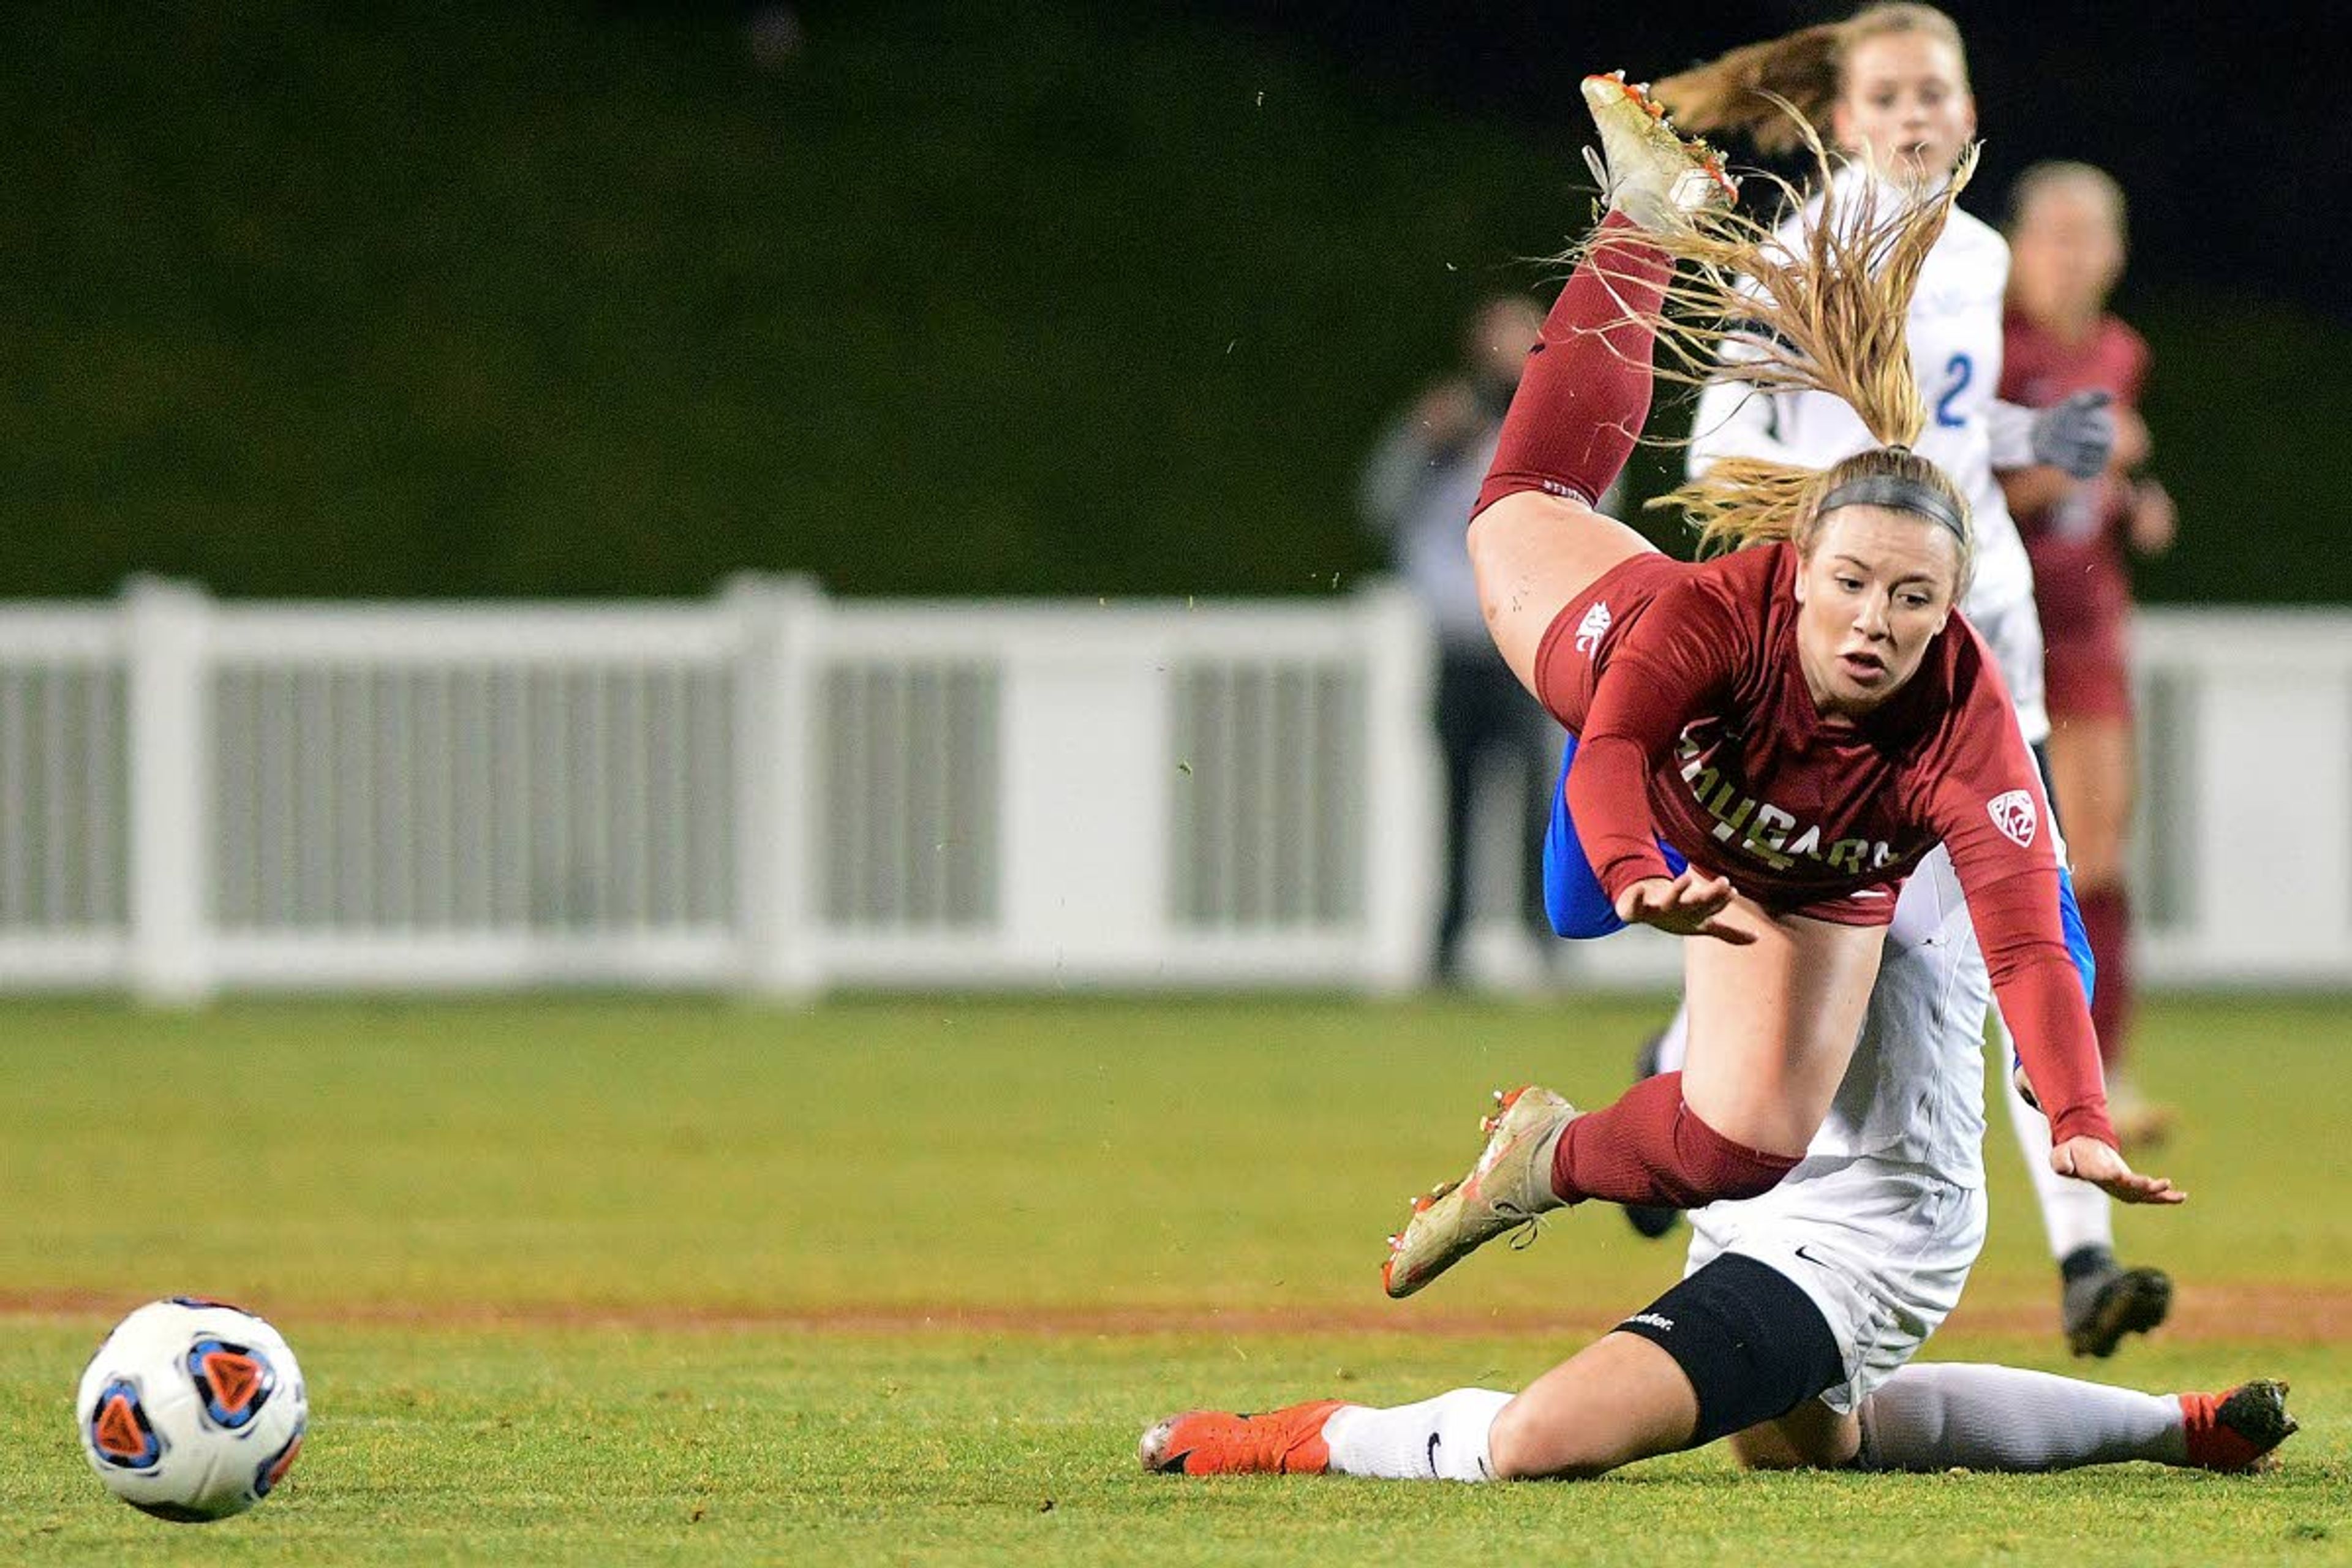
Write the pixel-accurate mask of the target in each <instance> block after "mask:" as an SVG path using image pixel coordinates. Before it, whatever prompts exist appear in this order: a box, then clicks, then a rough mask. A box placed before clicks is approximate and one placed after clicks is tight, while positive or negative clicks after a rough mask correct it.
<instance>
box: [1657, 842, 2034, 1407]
mask: <svg viewBox="0 0 2352 1568" xmlns="http://www.w3.org/2000/svg"><path fill="white" fill-rule="evenodd" d="M1991 1000H1992V987H1991V983H1990V981H1989V980H1987V978H1986V976H1985V967H1984V963H1983V961H1982V959H1981V958H1980V957H1979V955H1978V952H1977V942H1976V932H1975V930H1974V929H1973V927H1972V926H1971V925H1970V924H1969V915H1968V907H1967V906H1966V905H1965V904H1964V903H1963V902H1962V901H1961V900H1960V884H1959V879H1958V877H1957V876H1955V875H1954V874H1953V871H1952V862H1951V858H1950V857H1949V856H1948V855H1947V854H1945V852H1944V851H1943V849H1942V848H1940V847H1938V848H1937V850H1936V851H1935V852H1934V853H1932V854H1930V855H1929V856H1928V857H1927V859H1925V860H1923V861H1921V862H1920V864H1919V868H1918V869H1917V870H1916V871H1914V872H1913V873H1912V874H1911V877H1910V879H1909V880H1908V881H1906V882H1905V883H1904V885H1903V894H1902V897H1901V899H1900V900H1898V901H1897V902H1896V904H1895V922H1894V924H1893V925H1891V926H1890V927H1888V929H1887V933H1886V948H1885V956H1884V957H1883V958H1882V959H1881V961H1880V964H1879V971H1878V983H1877V984H1876V985H1875V986H1874V987H1873V989H1872V991H1871V994H1870V1014H1869V1016H1868V1018H1867V1019H1866V1020H1865V1021H1864V1025H1863V1028H1862V1037H1861V1042H1860V1044H1859V1045H1857V1046H1856V1047H1855V1048H1854V1053H1853V1065H1852V1066H1851V1067H1849V1068H1847V1069H1846V1074H1845V1079H1844V1081H1843V1082H1842V1083H1840V1084H1839V1085H1838V1091H1837V1099H1836V1100H1834V1101H1833V1102H1832V1104H1831V1106H1830V1112H1829V1115H1828V1116H1827V1117H1825V1118H1823V1119H1822V1126H1821V1131H1818V1132H1816V1133H1814V1134H1813V1140H1812V1142H1811V1143H1810V1144H1809V1145H1807V1147H1806V1149H1805V1157H1804V1159H1803V1160H1802V1161H1801V1162H1800V1163H1799V1164H1798V1166H1797V1168H1796V1169H1795V1170H1793V1171H1791V1172H1790V1173H1789V1174H1788V1175H1787V1176H1786V1177H1785V1178H1783V1179H1782V1180H1781V1182H1780V1185H1778V1186H1776V1187H1774V1188H1773V1189H1772V1190H1771V1191H1770V1192H1768V1193H1765V1194H1762V1195H1761V1196H1759V1197H1753V1198H1748V1199H1746V1200H1744V1201H1742V1202H1738V1203H1719V1204H1711V1205H1708V1206H1707V1207H1706V1208H1703V1209H1700V1210H1698V1211H1696V1213H1694V1214H1693V1215H1691V1216H1690V1217H1691V1247H1690V1253H1689V1257H1688V1260H1687V1262H1686V1264H1685V1272H1686V1273H1691V1272H1696V1271H1697V1270H1698V1269H1700V1268H1705V1267H1706V1265H1707V1264H1708V1263H1710V1262H1713V1261H1714V1260H1715V1259H1716V1258H1719V1257H1721V1256H1722V1255H1723V1254H1725V1253H1727V1252H1736V1253H1739V1254H1741V1255H1743V1256H1745V1257H1748V1258H1754V1259H1755V1260H1756V1261H1758V1262H1759V1263H1762V1264H1763V1265H1765V1266H1766V1267H1767V1268H1771V1269H1773V1270H1774V1271H1775V1272H1777V1273H1779V1274H1780V1275H1781V1276H1782V1277H1784V1278H1786V1279H1789V1280H1790V1282H1791V1283H1793V1284H1794V1285H1796V1287H1797V1288H1798V1289H1801V1290H1802V1291H1804V1292H1805V1294H1806V1296H1807V1297H1809V1298H1810V1299H1811V1301H1812V1303H1813V1304H1814V1305H1815V1306H1816V1307H1818V1308H1820V1309H1821V1312H1822V1321H1825V1322H1826V1323H1828V1325H1829V1328H1830V1332H1831V1334H1832V1336H1833V1337H1835V1339H1836V1340H1837V1342H1838V1350H1839V1353H1840V1356H1841V1358H1842V1360H1843V1363H1844V1369H1845V1378H1844V1381H1843V1382H1842V1383H1841V1384H1837V1385H1835V1386H1833V1387H1832V1388H1831V1389H1829V1390H1828V1391H1827V1392H1826V1393H1824V1394H1822V1398H1823V1399H1824V1400H1825V1401H1827V1403H1828V1404H1829V1405H1830V1407H1831V1408H1832V1409H1833V1410H1851V1409H1853V1407H1854V1405H1856V1404H1858V1403H1859V1402H1860V1401H1861V1400H1862V1399H1864V1397H1866V1396H1867V1395H1868V1394H1869V1393H1870V1391H1871V1390H1872V1389H1873V1388H1875V1387H1876V1386H1878V1385H1879V1384H1881V1383H1883V1382H1885V1379H1886V1378H1888V1377H1890V1376H1892V1375H1893V1374H1894V1373H1895V1371H1896V1370H1897V1369H1898V1368H1900V1367H1901V1366H1902V1365H1903V1364H1904V1363H1906V1362H1908V1361H1909V1360H1910V1359H1911V1357H1912V1356H1913V1355H1914V1354H1915V1353H1916V1352H1917V1351H1918V1349H1919V1347H1920V1345H1921V1344H1923V1343H1924V1342H1926V1341H1927V1336H1928V1335H1930V1334H1932V1333H1933V1332H1935V1331H1936V1329H1937V1327H1938V1326H1939V1325H1940V1324H1941V1323H1942V1322H1943V1321H1944V1319H1945V1317H1946V1316H1947V1315H1948V1314H1949V1313H1950V1311H1951V1310H1952V1308H1953V1307H1954V1306H1955V1305H1957V1304H1958V1301H1959V1299H1960V1291H1961V1289H1962V1288H1963V1287H1964V1286H1966V1285H1967V1283H1968V1278H1969V1268H1970V1267H1971V1266H1972V1265H1973V1264H1974V1263H1975V1262H1976V1259H1977V1254H1978V1252H1979V1251H1980V1250H1981V1249H1982V1248H1983V1246H1984V1237H1985V1194H1984V1130H1985V1119H1984V1048H1983V1046H1982V1044H1981V1042H1982V1040H1983V1026H1984V1016H1985V1008H1986V1006H1987V1005H1989V1004H1990V1002H1991Z"/></svg>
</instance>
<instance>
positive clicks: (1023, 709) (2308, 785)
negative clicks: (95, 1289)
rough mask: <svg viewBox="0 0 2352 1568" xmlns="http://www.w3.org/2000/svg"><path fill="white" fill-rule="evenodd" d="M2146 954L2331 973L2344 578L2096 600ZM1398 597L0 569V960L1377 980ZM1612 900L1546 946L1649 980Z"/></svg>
mask: <svg viewBox="0 0 2352 1568" xmlns="http://www.w3.org/2000/svg"><path fill="white" fill-rule="evenodd" d="M2140 646H2141V654H2142V659H2141V663H2142V690H2143V700H2144V705H2145V714H2146V722H2145V723H2144V725H2143V731H2144V736H2145V742H2144V749H2145V751H2146V752H2147V770H2146V776H2145V782H2144V785H2143V789H2142V792H2141V818H2142V821H2141V827H2140V832H2139V837H2138V846H2139V847H2138V855H2139V860H2140V864H2139V883H2138V885H2139V888H2140V890H2141V900H2140V903H2141V912H2142V916H2143V931H2142V935H2141V942H2142V944H2143V948H2144V952H2145V953H2146V955H2147V960H2148V963H2147V975H2148V979H2149V982H2150V983H2151V984H2158V985H2161V984H2231V983H2239V982H2246V983H2263V984H2324V985H2345V984H2352V615H2295V614H2285V613H2278V614H2263V615H2251V614H2243V613H2202V612H2200V613H2196V614H2189V613H2179V612H2174V613H2167V614H2162V615H2151V616H2147V618H2146V621H2145V623H2144V625H2143V627H2142V631H2141V643H2140ZM1427 665H1428V642H1427V634H1426V632H1425V631H1424V629H1423V626H1422V624H1421V622H1420V619H1419V617H1418V616H1417V614H1416V612H1415V610H1414V609H1413V607H1412V604H1411V603H1410V601H1409V600H1407V599H1406V598H1404V597H1403V596H1402V595H1400V594H1398V593H1397V592H1395V591H1394V590H1392V589H1388V588H1383V587H1377V586H1376V587H1374V588H1372V589H1370V590H1367V591H1364V592H1360V593H1358V594H1355V595H1349V596H1348V597H1345V598H1339V599H1334V600H1331V601H1328V602H1324V603H1320V604H1312V605H1272V604H1265V605H1259V604H1246V605H1234V604H1225V605H1176V604H1152V605H1094V604H1084V605H1068V604H1054V605H1034V604H1032V605H1022V604H953V605H948V604H934V605H926V604H879V603H851V602H840V601H833V600H828V599H826V598H824V596H823V595H820V594H818V593H817V592H816V591H815V590H814V588H812V587H810V586H809V585H807V584H803V583H799V582H796V581H790V580H750V581H746V582H744V583H742V584H739V585H737V586H736V587H734V588H732V589H730V591H729V592H728V593H726V594H724V595H720V596H719V597H717V598H714V599H712V600H709V601H707V602H700V603H690V604H674V603H671V604H629V605H243V604H222V603H216V602H214V601H212V600H209V599H207V598H205V596H204V595H201V594H199V593H197V592H195V591H194V590H192V589H189V588H186V587H184V586H180V585H176V584H164V583H156V582H142V583H138V584H133V585H132V586H131V588H130V589H129V590H128V591H127V592H126V594H125V595H124V596H123V598H122V599H121V601H120V602H118V603H116V604H112V605H87V606H74V607H46V606H44V607H34V606H0V988H13V989H23V988H27V987H35V986H58V985H63V986H126V987H129V988H131V989H132V990H134V991H136V992H138V993H139V994H142V995H143V996H146V997H149V998H151V999H154V1000H160V1001H188V1000H195V999H199V998H202V997H204V996H205V995H207V994H212V993H213V992H215V991H218V990H222V989H247V988H342V987H392V988H401V989H431V988H442V987H498V986H515V985H530V984H559V983H582V984H612V985H660V986H693V987H703V988H719V987H730V988H741V989H745V990H749V991H752V992H759V993H768V994H801V993H805V992H809V991H812V990H815V989H820V988H823V987H827V986H859V987H867V986H874V987H909V986H943V985H1010V986H1024V987H1055V986H1071V987H1081V986H1186V987H1190V986H1203V987H1207V986H1229V985H1262V984H1272V985H1315V986H1339V987H1349V988H1362V989H1370V990H1376V991H1388V990H1395V989H1399V988H1402V987H1405V986H1409V985H1411V984H1414V983H1415V982H1416V981H1417V980H1418V979H1419V978H1420V966H1421V963H1422V962H1423V955H1424V950H1425V945H1426V942H1425V932H1426V928H1427V925H1428V921H1429V916H1430V911H1431V909H1432V905H1433V895H1434V889H1435V886H1436V867H1435V845H1434V828H1433V805H1434V801H1433V796H1434V778H1433V759H1432V757H1431V752H1430V746H1431V742H1430V738H1429V730H1428V726H1427V723H1426V720H1425V715H1424V711H1423V705H1424V703H1425V701H1426V699H1427ZM1647 938H1648V933H1639V934H1635V935H1629V936H1627V937H1622V938H1619V939H1614V940H1612V941H1611V942H1602V943H1597V944H1582V945H1580V946H1578V947H1576V948H1574V949H1573V950H1571V951H1570V952H1569V954H1568V956H1567V957H1566V959H1565V962H1564V964H1563V969H1564V971H1565V973H1568V974H1569V975H1570V977H1572V978H1575V979H1577V980H1580V981H1581V982H1584V983H1590V984H1654V983H1655V982H1657V981H1659V980H1661V979H1663V978H1664V977H1666V976H1667V975H1668V974H1669V973H1671V970H1672V966H1673V964H1674V962H1675V949H1674V944H1673V943H1672V942H1668V941H1666V940H1664V939H1654V940H1645V939H1647Z"/></svg>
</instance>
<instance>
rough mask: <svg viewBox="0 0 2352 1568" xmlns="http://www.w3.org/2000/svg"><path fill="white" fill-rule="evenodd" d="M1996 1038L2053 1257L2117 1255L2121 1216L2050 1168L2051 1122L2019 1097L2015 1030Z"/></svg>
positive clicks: (2012, 1116)
mask: <svg viewBox="0 0 2352 1568" xmlns="http://www.w3.org/2000/svg"><path fill="white" fill-rule="evenodd" d="M1995 1017H1996V1018H1998V1017H1999V1015H1998V1014H1996V1015H1995ZM1993 1032H1994V1034H1995V1035H1996V1036H1997V1037H1999V1038H2000V1087H2001V1090H2002V1092H2004V1093H2005V1094H2007V1095H2008V1096H2009V1124H2010V1126H2011V1129H2013V1130H2014V1131H2016V1133H2017V1147H2018V1150H2019V1152H2021V1153H2022V1154H2024V1156H2025V1170H2026V1173H2027V1174H2028V1175H2029V1176H2031V1177H2032V1179H2033V1195H2034V1197H2035V1198H2036V1199H2038V1200H2039V1201H2040V1202H2041V1205H2042V1229H2043V1230H2045V1231H2047V1232H2048V1233H2049V1235H2050V1256H2051V1257H2052V1258H2055V1259H2057V1260H2058V1261H2059V1262H2061V1263H2063V1262H2064V1261H2065V1260H2066V1259H2067V1258H2069V1257H2071V1256H2073V1255H2074V1253H2075V1252H2076V1251H2077V1250H2079V1249H2080V1248H2083V1247H2105V1248H2106V1249H2107V1250H2108V1251H2110V1252H2112V1251H2114V1250H2115V1247H2116V1219H2115V1211H2114V1208H2113V1207H2112V1205H2110V1204H2109V1202H2108V1199H2107V1194H2105V1193H2103V1192H2101V1191H2100V1190H2099V1189H2098V1188H2096V1187H2095V1186H2093V1185H2091V1184H2090V1183H2088V1182H2078V1181H2076V1180H2074V1178H2073V1177H2072V1176H2062V1175H2060V1174H2059V1173H2057V1172H2055V1171H2053V1170H2052V1169H2051V1168H2050V1122H2049V1119H2048V1118H2046V1117H2044V1116H2043V1115H2042V1112H2040V1111H2038V1110H2034V1109H2033V1107H2032V1106H2030V1105H2028V1104H2026V1103H2025V1097H2024V1096H2023V1095H2021V1094H2020V1093H2018V1092H2017V1076H2016V1074H2014V1073H2012V1072H2011V1070H2010V1064H2011V1062H2013V1061H2014V1060H2015V1059H2016V1047H2014V1046H2012V1045H2011V1043H2010V1037H2009V1026H2008V1025H2007V1024H2006V1023H2003V1024H2000V1026H1998V1027H1997V1028H1996V1029H1995V1030H1994V1031H1993Z"/></svg>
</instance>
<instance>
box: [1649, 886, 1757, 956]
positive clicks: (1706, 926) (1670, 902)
mask: <svg viewBox="0 0 2352 1568" xmlns="http://www.w3.org/2000/svg"><path fill="white" fill-rule="evenodd" d="M1733 896H1734V895H1733V893H1732V891H1731V880H1730V879H1729V878H1727V877H1709V876H1707V875H1706V874H1705V873H1703V872H1701V871H1699V870H1698V869H1696V868H1693V867H1685V868H1684V869H1683V874H1682V875H1681V876H1679V877H1672V878H1668V877H1644V878H1643V879H1641V880H1640V881H1638V882H1636V883H1634V884H1633V886H1632V887H1629V888H1627V889H1625V890H1624V891H1623V892H1622V893H1620V894H1618V895H1617V918H1618V919H1619V920H1621V921H1624V922H1625V923H1626V924H1628V925H1636V924H1638V925H1645V926H1655V927H1657V928H1658V929H1659V930H1660V931H1672V932H1673V933H1674V934H1675V935H1676V936H1711V937H1714V938H1715V939H1716V940H1717V941H1718V942H1729V943H1731V945H1732V946H1734V947H1746V946H1747V945H1748V943H1749V942H1754V941H1755V940H1756V933H1755V932H1754V931H1750V930H1748V927H1747V926H1746V925H1744V924H1742V923H1741V922H1739V921H1733V920H1727V919H1726V918H1725V916H1726V915H1727V913H1728V911H1729V910H1730V909H1731V901H1732V899H1733Z"/></svg>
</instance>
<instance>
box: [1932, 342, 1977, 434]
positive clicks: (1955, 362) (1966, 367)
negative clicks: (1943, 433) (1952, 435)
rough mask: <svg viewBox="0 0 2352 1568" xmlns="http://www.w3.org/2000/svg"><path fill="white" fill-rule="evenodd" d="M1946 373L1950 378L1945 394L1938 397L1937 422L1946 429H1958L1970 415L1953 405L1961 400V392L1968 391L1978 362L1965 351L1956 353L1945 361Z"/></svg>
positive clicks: (1945, 387)
mask: <svg viewBox="0 0 2352 1568" xmlns="http://www.w3.org/2000/svg"><path fill="white" fill-rule="evenodd" d="M1944 374H1945V375H1946V376H1948V377H1949V378H1950V379H1949V380H1948V381H1947V382H1946V383H1945V385H1944V395H1942V396H1941V397H1938V398H1937V399H1936V423H1937V424H1938V425H1941V426H1944V427H1945V428H1946V429H1957V428H1958V426H1962V425H1965V424H1967V423H1968V422H1969V416H1967V415H1965V414H1963V413H1961V412H1960V411H1959V410H1958V409H1957V408H1955V407H1953V406H1952V405H1954V404H1955V403H1957V402H1958V401H1959V397H1960V394H1961V393H1963V392H1966V391H1967V390H1968V389H1969V382H1971V381H1973V380H1975V379H1976V374H1977V362H1976V361H1974V360H1972V359H1970V358H1969V356H1968V355H1966V354H1964V353H1961V354H1954V355H1953V356H1952V357H1951V358H1950V359H1949V360H1948V361H1947V362H1946V363H1945V365H1944Z"/></svg>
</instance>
